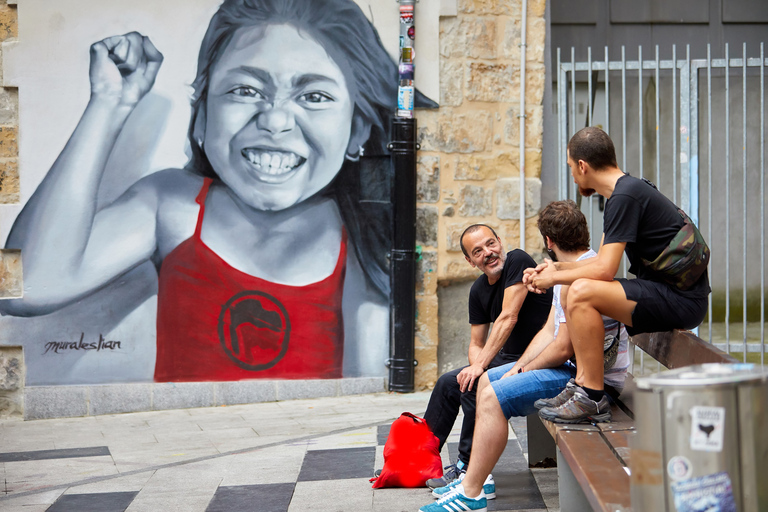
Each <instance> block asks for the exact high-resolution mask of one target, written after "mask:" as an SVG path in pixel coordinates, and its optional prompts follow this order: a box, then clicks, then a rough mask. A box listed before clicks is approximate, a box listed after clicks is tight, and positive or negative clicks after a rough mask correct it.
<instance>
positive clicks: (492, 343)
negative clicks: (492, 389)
mask: <svg viewBox="0 0 768 512" xmlns="http://www.w3.org/2000/svg"><path fill="white" fill-rule="evenodd" d="M527 294H528V290H527V289H526V287H525V285H523V283H515V284H513V285H512V286H509V287H507V288H506V289H505V290H504V299H503V302H502V306H501V313H500V314H499V317H498V318H497V319H496V320H495V321H494V322H493V329H492V330H491V335H490V336H488V339H487V340H486V341H485V343H484V345H483V348H482V350H480V351H479V353H477V352H475V353H476V355H475V354H473V347H472V344H471V343H470V358H471V359H470V363H469V366H468V367H466V368H464V369H463V370H462V371H461V373H459V375H457V376H456V380H457V381H458V382H459V387H460V389H461V392H462V393H463V392H465V391H467V390H471V389H472V385H473V384H474V382H475V380H477V379H478V378H479V377H480V376H481V375H482V374H483V372H485V370H486V369H487V368H488V365H489V364H491V361H493V358H494V357H496V354H498V353H499V350H501V347H503V346H504V343H505V342H506V341H507V338H509V335H510V333H511V332H512V329H514V328H515V325H516V324H517V317H518V314H519V313H520V308H521V307H523V302H524V301H525V297H526V295H527Z"/></svg>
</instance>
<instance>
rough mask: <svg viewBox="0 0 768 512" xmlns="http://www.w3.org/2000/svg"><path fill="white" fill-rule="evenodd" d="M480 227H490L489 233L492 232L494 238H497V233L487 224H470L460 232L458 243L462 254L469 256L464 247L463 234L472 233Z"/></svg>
mask: <svg viewBox="0 0 768 512" xmlns="http://www.w3.org/2000/svg"><path fill="white" fill-rule="evenodd" d="M480 228H486V229H490V230H491V233H493V236H495V237H496V238H499V235H497V234H496V232H495V231H494V230H493V228H492V227H491V226H489V225H487V224H472V225H471V226H469V227H468V228H467V229H465V230H464V232H463V233H462V234H461V238H459V245H460V246H461V252H463V253H464V256H466V257H467V258H469V254H468V253H467V249H466V248H465V247H464V235H468V234H469V233H474V232H475V231H477V230H478V229H480Z"/></svg>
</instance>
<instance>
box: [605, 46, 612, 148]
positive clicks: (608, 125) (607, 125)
mask: <svg viewBox="0 0 768 512" xmlns="http://www.w3.org/2000/svg"><path fill="white" fill-rule="evenodd" d="M609 65H610V64H609V62H608V47H607V46H606V47H605V133H607V134H608V135H610V134H611V110H610V107H609V105H610V88H609V87H608V75H610V73H609V71H608V66H609Z"/></svg>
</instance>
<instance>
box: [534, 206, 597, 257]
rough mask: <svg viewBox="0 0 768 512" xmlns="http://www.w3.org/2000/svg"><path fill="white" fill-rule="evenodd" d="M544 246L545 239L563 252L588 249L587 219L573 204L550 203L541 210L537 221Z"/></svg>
mask: <svg viewBox="0 0 768 512" xmlns="http://www.w3.org/2000/svg"><path fill="white" fill-rule="evenodd" d="M537 225H538V227H539V231H541V236H543V237H544V244H545V245H546V243H547V237H549V239H550V240H552V242H553V243H555V244H557V246H558V247H559V248H560V250H562V251H565V252H574V251H583V250H586V249H589V228H588V227H587V218H586V217H584V214H583V213H581V210H579V207H578V206H577V205H576V203H575V202H573V201H572V200H570V199H568V200H567V201H552V202H551V203H549V204H548V205H547V206H545V207H544V209H543V210H541V213H539V220H538V221H537Z"/></svg>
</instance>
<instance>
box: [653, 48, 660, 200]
mask: <svg viewBox="0 0 768 512" xmlns="http://www.w3.org/2000/svg"><path fill="white" fill-rule="evenodd" d="M655 64H656V67H655V69H654V71H655V75H654V77H655V78H654V79H655V80H656V186H657V187H658V188H659V189H661V138H660V137H661V133H660V131H659V123H660V120H659V112H660V109H659V88H660V87H661V84H660V83H659V45H656V63H655Z"/></svg>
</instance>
